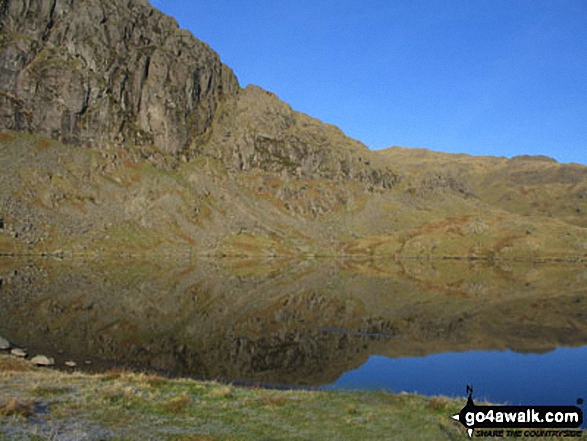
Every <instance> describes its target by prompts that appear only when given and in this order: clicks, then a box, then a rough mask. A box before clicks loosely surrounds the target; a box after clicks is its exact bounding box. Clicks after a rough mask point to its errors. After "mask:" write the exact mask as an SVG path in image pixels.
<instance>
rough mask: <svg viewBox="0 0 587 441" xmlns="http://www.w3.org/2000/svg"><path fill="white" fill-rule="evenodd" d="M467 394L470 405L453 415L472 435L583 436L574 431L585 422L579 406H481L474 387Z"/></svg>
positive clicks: (581, 432)
mask: <svg viewBox="0 0 587 441" xmlns="http://www.w3.org/2000/svg"><path fill="white" fill-rule="evenodd" d="M467 394H468V395H469V397H468V399H467V404H466V405H465V407H463V408H462V409H461V411H460V412H459V413H457V414H455V415H453V416H452V418H453V419H454V420H456V421H459V422H460V423H461V424H462V425H463V426H465V428H466V429H467V433H468V434H469V436H470V437H471V436H473V434H475V436H484V437H503V436H508V437H521V436H524V437H539V436H541V437H549V436H551V437H571V438H573V437H575V438H580V437H581V436H582V434H583V431H581V430H572V429H577V428H579V427H581V424H583V411H582V410H581V409H580V408H579V407H577V406H490V405H487V406H483V405H481V406H478V405H476V404H475V403H474V402H473V388H472V387H470V386H467ZM577 403H578V404H582V401H581V400H578V401H577Z"/></svg>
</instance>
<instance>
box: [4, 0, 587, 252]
mask: <svg viewBox="0 0 587 441" xmlns="http://www.w3.org/2000/svg"><path fill="white" fill-rule="evenodd" d="M0 80H1V81H0V129H1V130H2V132H0V170H1V172H0V188H1V190H0V220H1V222H0V253H2V254H18V253H25V252H26V253H34V254H38V253H43V254H55V253H57V254H69V253H73V254H113V253H114V254H145V253H158V254H161V253H169V254H177V253H185V254H207V255H209V254H212V255H300V254H305V255H307V254H311V255H317V254H318V255H319V254H336V255H369V256H371V255H387V256H395V257H397V258H401V257H418V258H446V257H449V258H471V259H472V258H474V259H525V260H527V259H530V260H537V259H538V260H540V259H571V260H581V259H585V257H586V256H587V230H586V227H587V222H586V220H585V219H586V218H585V213H587V184H586V183H587V167H584V166H580V165H567V164H558V163H556V162H552V161H548V160H544V158H542V159H541V160H533V159H532V158H528V157H519V158H514V159H512V160H507V159H505V158H491V157H483V158H475V157H467V158H464V157H463V156H460V155H444V154H438V155H435V154H433V153H432V152H425V151H421V150H416V149H397V148H395V149H388V150H386V151H383V152H373V151H370V150H369V149H368V148H367V147H366V146H365V145H363V144H362V143H360V142H359V141H356V140H353V139H350V138H348V137H346V136H345V135H344V133H343V132H342V131H341V130H340V129H338V128H336V127H334V126H332V125H328V124H324V123H322V122H320V121H318V120H316V119H314V118H311V117H310V116H307V115H304V114H302V113H300V112H296V111H294V110H293V109H291V107H290V106H289V105H287V104H286V103H284V102H282V101H281V100H280V99H279V98H278V97H277V96H276V95H274V94H273V93H271V92H268V91H265V90H263V89H261V88H259V87H256V86H248V87H246V88H244V89H242V88H241V87H240V86H239V84H238V81H237V79H236V77H235V75H234V74H233V72H232V71H231V70H230V68H228V67H227V66H225V65H224V64H223V63H222V62H221V61H220V58H219V56H218V55H217V54H216V53H215V52H214V51H213V50H212V49H211V48H210V47H209V46H208V45H206V44H205V43H203V42H201V41H199V40H198V39H197V38H195V37H194V36H192V35H191V34H190V33H189V32H187V31H185V30H182V29H180V28H179V27H178V26H177V23H176V22H175V20H174V19H173V18H171V17H168V16H166V15H164V14H162V13H161V12H159V11H157V10H156V9H155V8H153V7H151V6H150V5H149V4H148V3H147V2H145V1H139V0H111V1H105V0H77V1H74V0H4V1H2V2H0ZM553 201H554V202H553Z"/></svg>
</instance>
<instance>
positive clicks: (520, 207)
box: [377, 147, 587, 227]
mask: <svg viewBox="0 0 587 441" xmlns="http://www.w3.org/2000/svg"><path fill="white" fill-rule="evenodd" d="M377 153H378V154H379V155H380V157H381V158H383V160H384V161H388V162H389V163H391V164H393V165H394V166H395V167H396V168H397V169H399V170H402V171H404V172H406V173H408V174H409V175H410V176H411V177H412V180H413V183H414V186H415V187H416V188H418V187H422V186H423V187H424V188H426V187H433V186H434V183H435V182H436V183H444V184H445V185H448V186H451V187H453V188H457V189H459V190H461V191H462V192H463V193H466V194H470V195H471V196H472V197H477V198H479V199H480V200H482V201H484V202H486V203H488V204H491V205H494V206H496V207H498V208H501V209H503V210H507V211H509V212H511V213H515V214H521V215H524V216H540V217H545V218H553V219H557V220H561V221H563V222H566V223H568V224H571V225H577V226H581V227H587V167H586V166H585V165H581V164H560V163H558V162H556V161H555V160H554V159H552V158H548V157H546V156H527V155H524V156H516V157H514V158H511V159H507V158H501V157H500V158H498V157H492V156H470V155H465V154H448V153H440V152H433V151H430V150H426V149H412V148H403V147H391V148H388V149H385V150H380V151H378V152H377Z"/></svg>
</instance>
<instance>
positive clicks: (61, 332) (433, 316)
mask: <svg viewBox="0 0 587 441" xmlns="http://www.w3.org/2000/svg"><path fill="white" fill-rule="evenodd" d="M0 335H2V336H4V337H6V338H8V339H9V340H10V341H12V342H14V343H15V344H17V345H20V346H22V347H26V348H28V350H29V353H31V354H32V353H33V352H35V353H43V354H46V355H50V356H53V357H55V359H56V361H57V363H58V365H63V363H64V362H65V361H66V360H74V361H76V362H78V364H79V365H81V366H85V367H86V368H88V369H96V370H100V369H107V368H109V367H112V366H121V365H122V366H129V367H132V368H135V369H141V370H154V371H158V372H163V373H167V374H170V375H184V376H191V377H195V378H207V379H220V380H223V381H231V382H238V383H246V384H263V385H273V386H285V387H319V388H328V389H331V388H335V389H363V390H364V389H386V390H390V391H394V392H401V391H408V392H418V393H421V394H426V395H448V396H463V395H464V394H465V386H466V385H467V384H472V385H473V387H474V390H475V398H476V399H477V400H482V399H487V400H490V401H493V402H508V403H514V404H520V403H524V404H575V402H576V400H577V398H581V397H582V398H584V399H587V375H585V373H586V372H587V370H586V366H587V346H586V345H587V267H586V266H585V265H580V264H556V265H552V264H551V265H545V264H540V265H538V264H521V263H519V264H513V263H508V264H505V263H501V264H488V263H480V262H476V263H471V262H455V261H438V262H422V261H402V262H395V261H389V260H384V259H381V260H373V259H371V260H370V259H363V260H361V259H351V260H337V259H314V260H303V261H298V260H279V259H269V260H254V259H217V260H214V259H207V260H198V261H188V262H186V261H171V260H170V261H165V260H159V261H150V260H141V261H138V260H117V261H113V260H92V261H89V260H86V261H80V260H77V261H68V260H66V259H64V260H58V259H31V260H22V259H21V260H16V259H11V258H2V259H0ZM85 361H88V362H91V364H87V365H86V364H85V363H84V362H85Z"/></svg>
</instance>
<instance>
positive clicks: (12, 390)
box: [0, 354, 584, 441]
mask: <svg viewBox="0 0 587 441" xmlns="http://www.w3.org/2000/svg"><path fill="white" fill-rule="evenodd" d="M464 404H465V399H449V398H446V397H424V396H420V395H413V394H392V393H388V392H359V391H356V392H350V391H326V390H312V391H308V390H276V389H265V388H255V387H242V386H235V385H231V384H220V383H217V382H213V381H197V380H192V379H186V378H165V377H161V376H159V375H157V374H145V373H137V372H130V371H125V370H118V369H111V370H110V371H107V372H105V373H102V374H88V373H83V372H80V371H77V370H74V371H73V372H69V373H67V372H62V371H58V370H55V369H53V368H39V367H34V366H32V364H31V363H30V362H29V361H26V360H23V359H19V358H16V357H13V356H9V355H6V354H0V421H1V422H2V425H0V439H60V440H61V439H67V440H70V439H71V440H73V439H76V440H84V439H88V440H90V439H105V440H115V439H125V440H143V439H164V440H165V439H167V440H182V441H189V440H196V439H207V440H208V439H209V440H220V439H222V440H224V439H227V440H246V439H351V440H352V439H361V440H369V439H373V440H375V439H406V440H408V439H431V440H432V439H434V440H436V439H438V440H443V439H446V440H455V439H463V440H464V439H468V436H467V434H466V432H465V430H464V428H463V427H462V426H461V425H460V424H459V423H457V422H455V421H453V420H452V419H451V418H450V416H451V415H453V414H455V413H457V412H459V411H460V409H461V408H462V407H463V405H464ZM583 433H584V432H583ZM517 439H525V438H517ZM531 439H534V440H535V439H542V438H531ZM545 439H550V440H553V439H557V438H545Z"/></svg>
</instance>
